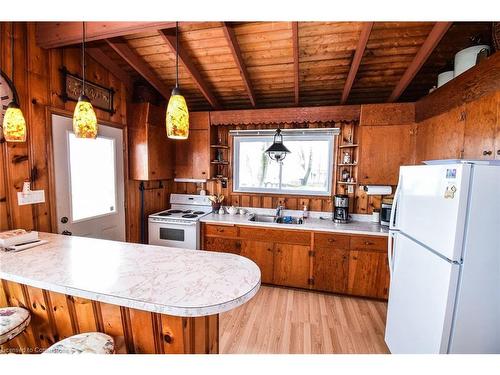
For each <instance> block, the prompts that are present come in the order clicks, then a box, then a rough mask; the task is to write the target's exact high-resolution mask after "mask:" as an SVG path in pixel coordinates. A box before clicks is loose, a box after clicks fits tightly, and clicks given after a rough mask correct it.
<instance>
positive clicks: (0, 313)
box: [0, 307, 31, 351]
mask: <svg viewBox="0 0 500 375" xmlns="http://www.w3.org/2000/svg"><path fill="white" fill-rule="evenodd" d="M30 321H31V314H30V312H29V311H28V310H26V309H23V308H22V307H1V308H0V345H3V344H5V343H6V342H8V341H10V340H12V339H14V338H15V337H17V336H18V335H19V334H21V333H23V332H24V330H25V329H26V327H27V326H28V325H29V324H30ZM19 344H20V348H19V349H20V350H21V351H22V350H23V348H22V345H23V344H24V340H21V342H20V343H19Z"/></svg>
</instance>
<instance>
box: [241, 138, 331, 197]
mask: <svg viewBox="0 0 500 375" xmlns="http://www.w3.org/2000/svg"><path fill="white" fill-rule="evenodd" d="M334 134H335V133H334V132H323V133H320V132H316V133H315V134H302V133H299V134H294V133H292V134H287V133H286V131H284V140H283V142H284V144H285V146H286V147H287V148H288V149H289V150H290V154H288V155H287V156H286V158H285V160H284V161H283V162H282V163H277V162H275V161H273V160H270V159H269V157H268V156H267V154H266V153H265V151H266V149H267V148H268V147H269V146H270V145H271V144H272V142H273V134H265V135H256V136H255V135H251V136H246V135H235V136H234V141H233V145H234V170H233V176H234V182H233V190H234V191H237V192H249V193H273V194H298V195H330V194H331V191H332V173H333V163H334Z"/></svg>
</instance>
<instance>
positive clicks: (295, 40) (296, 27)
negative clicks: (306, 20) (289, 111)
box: [292, 22, 299, 105]
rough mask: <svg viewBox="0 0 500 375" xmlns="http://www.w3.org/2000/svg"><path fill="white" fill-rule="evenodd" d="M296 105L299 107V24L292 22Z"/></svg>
mask: <svg viewBox="0 0 500 375" xmlns="http://www.w3.org/2000/svg"><path fill="white" fill-rule="evenodd" d="M292 40H293V77H294V92H295V95H294V96H295V101H294V102H295V105H299V23H298V22H292Z"/></svg>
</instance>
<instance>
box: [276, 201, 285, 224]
mask: <svg viewBox="0 0 500 375" xmlns="http://www.w3.org/2000/svg"><path fill="white" fill-rule="evenodd" d="M284 209H285V207H283V206H281V205H279V206H278V207H277V208H276V215H275V217H274V221H278V219H279V218H281V217H283V210H284Z"/></svg>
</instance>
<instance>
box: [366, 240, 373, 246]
mask: <svg viewBox="0 0 500 375" xmlns="http://www.w3.org/2000/svg"><path fill="white" fill-rule="evenodd" d="M365 245H367V246H368V245H373V242H370V241H365Z"/></svg>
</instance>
